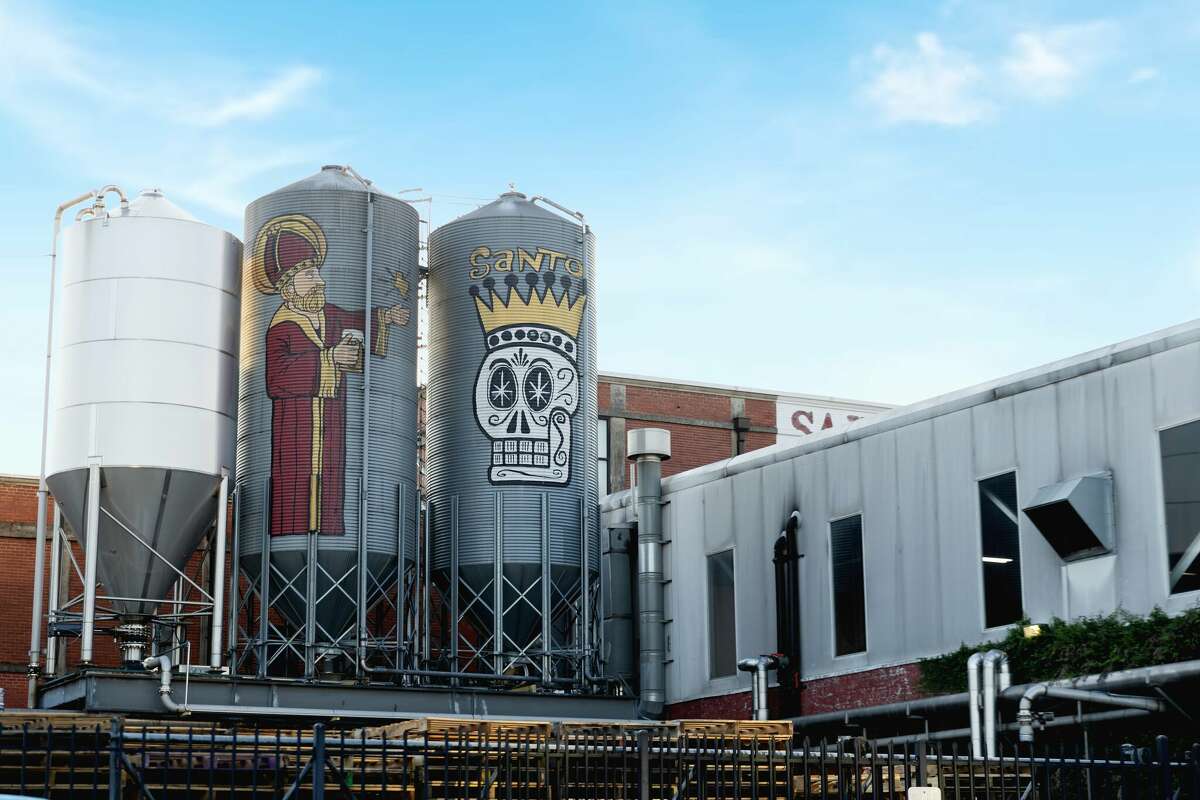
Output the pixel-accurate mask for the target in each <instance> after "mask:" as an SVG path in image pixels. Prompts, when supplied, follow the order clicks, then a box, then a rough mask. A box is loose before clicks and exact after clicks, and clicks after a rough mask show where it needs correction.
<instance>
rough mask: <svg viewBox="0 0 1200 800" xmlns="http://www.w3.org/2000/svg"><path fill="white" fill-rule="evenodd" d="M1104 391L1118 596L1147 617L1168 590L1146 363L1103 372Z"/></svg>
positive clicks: (1149, 374)
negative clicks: (1113, 511) (1146, 614)
mask: <svg viewBox="0 0 1200 800" xmlns="http://www.w3.org/2000/svg"><path fill="white" fill-rule="evenodd" d="M1104 388H1105V398H1106V399H1105V407H1106V408H1107V410H1108V411H1107V414H1108V443H1109V452H1110V453H1111V456H1112V464H1113V495H1114V500H1115V505H1116V534H1117V596H1118V597H1119V598H1120V603H1121V606H1122V607H1123V608H1125V609H1127V610H1129V611H1131V612H1132V613H1134V614H1145V613H1148V612H1149V611H1150V610H1151V609H1152V608H1154V606H1155V605H1156V604H1157V602H1158V598H1161V597H1164V596H1165V595H1166V592H1167V562H1166V537H1165V534H1164V533H1162V531H1163V530H1164V526H1163V525H1164V524H1163V522H1162V521H1161V520H1162V517H1161V512H1160V511H1159V508H1160V507H1161V503H1162V501H1161V498H1162V486H1161V479H1160V477H1159V470H1160V465H1159V459H1158V435H1157V434H1156V433H1155V430H1154V429H1155V419H1154V391H1153V372H1152V370H1151V362H1150V359H1139V360H1137V361H1133V362H1131V363H1128V364H1119V365H1117V366H1115V367H1113V368H1112V369H1108V370H1105V371H1104ZM1149 531H1153V532H1154V534H1153V535H1148V532H1149Z"/></svg>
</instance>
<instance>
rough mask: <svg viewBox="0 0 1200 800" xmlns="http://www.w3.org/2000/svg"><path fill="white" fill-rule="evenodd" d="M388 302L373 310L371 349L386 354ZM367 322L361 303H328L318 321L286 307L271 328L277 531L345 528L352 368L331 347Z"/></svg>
mask: <svg viewBox="0 0 1200 800" xmlns="http://www.w3.org/2000/svg"><path fill="white" fill-rule="evenodd" d="M388 314H389V309H385V308H379V309H376V310H375V318H374V319H373V320H372V321H371V322H372V327H373V333H372V337H371V338H372V339H374V341H373V342H372V343H371V352H372V353H373V354H375V355H377V356H383V355H387V333H388ZM364 327H365V320H364V314H363V312H361V311H347V310H345V309H342V308H338V307H337V306H335V305H330V304H326V305H325V307H324V309H323V310H322V311H321V312H319V322H318V324H316V325H314V324H313V322H312V321H311V320H310V319H309V318H308V316H306V315H304V314H301V313H300V312H298V311H295V310H293V309H292V308H290V307H289V306H287V305H284V306H282V307H280V309H279V311H277V312H276V313H275V317H274V318H273V319H272V320H271V326H270V328H269V329H268V331H267V394H268V395H269V396H270V398H271V400H272V401H273V402H272V408H271V535H272V536H278V535H285V534H293V533H307V532H309V531H314V530H315V531H319V532H321V533H333V534H339V533H344V532H345V524H344V521H343V516H342V511H343V507H344V496H345V482H346V373H345V372H343V371H342V370H340V369H339V368H338V367H337V365H336V364H335V363H334V359H333V348H334V346H336V345H337V344H339V343H340V342H341V341H342V336H343V334H344V333H345V332H346V331H348V330H357V331H360V332H361V331H362V330H363V328H364Z"/></svg>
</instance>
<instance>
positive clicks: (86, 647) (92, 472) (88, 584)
mask: <svg viewBox="0 0 1200 800" xmlns="http://www.w3.org/2000/svg"><path fill="white" fill-rule="evenodd" d="M84 531H85V534H84V545H83V546H84V553H83V630H82V631H80V636H81V640H80V646H79V664H80V666H90V665H91V663H92V642H93V640H94V638H95V637H94V634H95V627H96V561H97V556H98V553H97V552H96V550H97V548H98V546H99V539H100V461H99V459H94V460H92V462H91V463H90V464H88V479H87V512H86V523H85V525H84Z"/></svg>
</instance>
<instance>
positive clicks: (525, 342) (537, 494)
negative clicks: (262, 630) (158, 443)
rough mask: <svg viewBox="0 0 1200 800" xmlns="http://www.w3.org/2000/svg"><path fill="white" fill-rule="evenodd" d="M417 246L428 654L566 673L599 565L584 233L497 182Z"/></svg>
mask: <svg viewBox="0 0 1200 800" xmlns="http://www.w3.org/2000/svg"><path fill="white" fill-rule="evenodd" d="M550 205H551V206H554V205H555V204H553V203H550ZM556 207H557V206H556ZM559 208H560V207H559ZM429 250H430V262H429V315H430V345H429V380H428V385H427V397H428V408H427V420H428V422H427V436H426V448H427V453H428V458H427V470H426V475H427V482H428V487H427V492H428V498H429V506H430V525H431V539H432V542H431V552H430V556H431V560H432V568H433V591H434V598H433V600H432V603H433V604H434V605H435V606H436V607H437V608H438V610H439V611H440V613H439V614H438V619H439V620H441V625H440V626H439V634H440V641H439V642H438V645H437V647H436V648H435V652H434V653H432V656H433V658H434V660H435V661H438V662H440V663H441V664H443V665H445V666H446V667H447V668H449V669H452V670H467V671H472V672H476V671H479V672H485V673H486V672H492V673H504V674H509V675H513V674H519V675H530V676H533V677H534V679H535V680H542V681H547V680H557V679H561V678H567V679H579V678H580V676H581V675H580V674H581V670H580V658H581V654H582V652H583V650H584V649H585V641H586V637H585V636H583V635H581V633H582V632H583V631H585V630H586V628H587V625H586V623H587V620H588V614H587V610H588V609H587V606H586V604H585V603H584V602H583V601H581V593H582V590H583V581H581V577H582V575H583V570H584V565H585V564H586V565H588V572H589V573H594V572H595V571H596V569H597V567H598V565H599V551H598V536H597V526H598V517H597V506H596V503H597V499H598V498H597V493H598V486H597V484H598V476H597V464H596V449H597V440H596V437H597V433H598V431H597V427H598V426H597V418H596V404H597V398H596V382H597V373H596V355H595V335H596V334H595V331H596V312H595V300H594V292H593V291H592V289H593V285H594V273H593V270H594V265H595V253H594V239H593V236H592V234H591V232H590V231H589V230H588V229H587V228H586V226H584V225H583V224H582V220H581V219H580V218H578V217H577V216H576V217H570V216H564V215H563V214H559V213H556V212H555V211H552V210H549V209H547V208H545V207H543V206H541V205H538V204H537V203H536V202H534V201H531V200H530V199H529V198H527V197H526V196H525V195H523V194H521V193H519V192H515V191H510V192H507V193H505V194H502V195H501V196H500V197H499V198H498V199H497V200H495V201H493V202H492V203H489V204H487V205H485V206H483V207H482V208H479V209H477V210H475V211H473V212H471V213H469V214H466V215H464V216H462V217H459V218H458V219H455V220H453V221H451V222H448V223H446V224H445V225H442V226H441V227H439V228H438V229H437V230H435V231H434V232H433V233H432V235H431V236H430V243H429ZM585 543H586V544H585ZM592 585H594V583H593V584H592Z"/></svg>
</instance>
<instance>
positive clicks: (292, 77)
mask: <svg viewBox="0 0 1200 800" xmlns="http://www.w3.org/2000/svg"><path fill="white" fill-rule="evenodd" d="M320 78H321V71H320V70H317V69H314V68H312V67H294V68H292V69H289V70H287V71H286V72H284V73H283V74H281V75H279V76H278V77H277V78H276V79H275V80H273V81H271V82H269V83H267V84H266V85H265V86H263V87H262V88H259V89H255V90H252V91H251V92H250V93H249V94H247V95H243V96H241V97H235V98H232V99H229V100H226V101H225V102H224V103H222V104H220V105H219V106H217V107H216V108H210V109H207V110H205V111H201V112H200V113H198V114H195V115H192V116H191V117H190V119H191V121H193V122H195V123H196V124H198V125H202V126H205V127H215V126H219V125H226V124H228V123H230V122H235V121H237V120H241V119H264V118H266V117H269V116H272V115H273V114H276V113H277V112H279V111H282V110H283V109H285V108H288V107H289V106H291V105H293V104H294V103H295V102H296V100H298V99H299V98H300V97H301V96H302V95H303V93H304V92H306V91H307V90H308V89H309V88H311V87H312V86H313V85H314V84H315V83H316V82H317V81H318V80H320Z"/></svg>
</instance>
